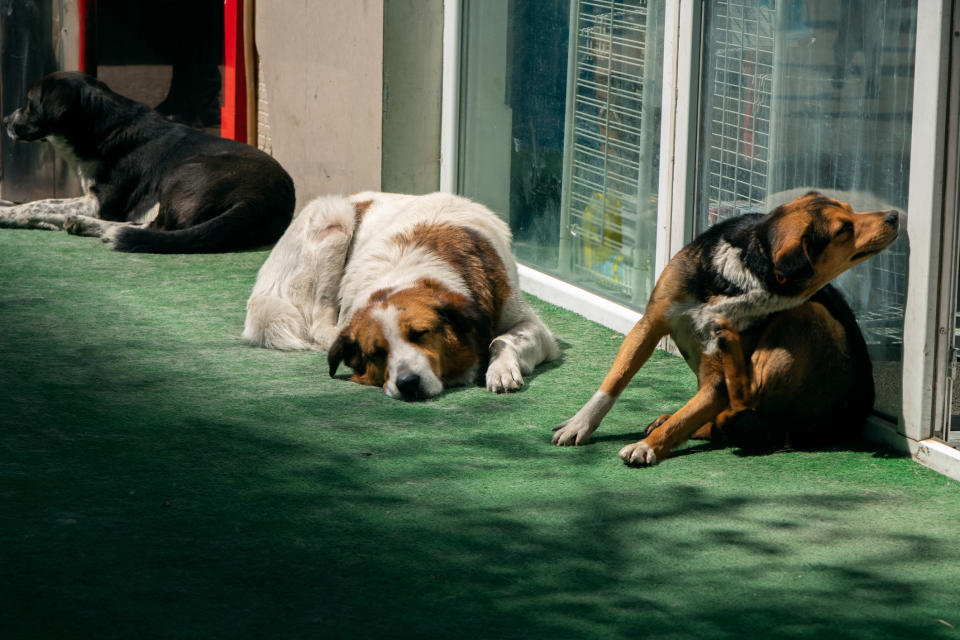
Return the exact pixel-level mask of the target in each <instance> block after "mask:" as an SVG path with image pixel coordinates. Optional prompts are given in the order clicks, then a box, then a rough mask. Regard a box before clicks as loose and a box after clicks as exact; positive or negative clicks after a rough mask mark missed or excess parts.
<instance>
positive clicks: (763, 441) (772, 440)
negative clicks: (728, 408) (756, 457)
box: [722, 409, 789, 453]
mask: <svg viewBox="0 0 960 640" xmlns="http://www.w3.org/2000/svg"><path fill="white" fill-rule="evenodd" d="M722 434H723V442H724V444H728V445H731V446H734V447H739V448H741V449H743V450H744V451H749V452H751V453H769V452H771V451H776V450H777V449H782V448H783V447H785V446H786V445H787V444H788V441H789V436H788V429H787V426H786V425H784V424H777V423H775V422H773V421H771V420H765V419H763V418H762V417H760V414H758V413H757V412H756V411H753V410H752V409H747V410H746V411H741V412H740V413H738V414H736V415H734V416H733V417H732V418H730V419H728V420H727V421H726V422H725V423H724V425H723V432H722Z"/></svg>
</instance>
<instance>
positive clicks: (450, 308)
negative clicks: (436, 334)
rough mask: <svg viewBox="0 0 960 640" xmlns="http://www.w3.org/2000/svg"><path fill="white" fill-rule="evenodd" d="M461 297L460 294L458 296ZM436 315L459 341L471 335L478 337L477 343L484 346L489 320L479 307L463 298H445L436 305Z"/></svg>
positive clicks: (488, 331) (488, 330) (488, 329)
mask: <svg viewBox="0 0 960 640" xmlns="http://www.w3.org/2000/svg"><path fill="white" fill-rule="evenodd" d="M460 297H461V298H462V296H460ZM436 311H437V315H439V316H440V318H442V319H443V321H444V322H446V323H447V324H448V325H449V326H450V327H451V328H452V329H453V332H454V333H456V334H457V337H459V338H460V340H461V341H466V340H467V339H468V338H469V337H470V336H471V335H474V336H477V337H478V340H477V342H478V344H481V345H484V347H485V346H486V342H489V340H486V341H485V340H484V339H485V338H486V336H487V335H488V334H489V333H490V327H489V325H490V322H489V318H488V317H487V314H485V313H483V311H482V310H481V309H480V307H479V306H478V305H476V304H472V303H470V302H469V301H466V300H465V299H464V300H445V301H443V302H441V303H440V304H439V305H438V306H437V307H436Z"/></svg>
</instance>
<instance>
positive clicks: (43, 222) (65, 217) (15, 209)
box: [0, 196, 100, 231]
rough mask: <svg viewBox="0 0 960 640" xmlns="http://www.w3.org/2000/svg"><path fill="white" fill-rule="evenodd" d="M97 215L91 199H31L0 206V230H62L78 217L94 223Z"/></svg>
mask: <svg viewBox="0 0 960 640" xmlns="http://www.w3.org/2000/svg"><path fill="white" fill-rule="evenodd" d="M99 212H100V205H99V203H98V201H97V199H96V198H95V197H93V196H80V197H77V198H55V199H48V200H34V201H33V202H25V203H23V204H16V205H12V206H4V207H0V228H4V229H45V230H48V231H64V230H66V229H67V228H68V226H69V225H71V224H72V223H73V222H74V221H75V220H77V219H78V218H89V219H91V220H96V219H97V215H98V214H99Z"/></svg>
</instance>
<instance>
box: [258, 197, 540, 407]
mask: <svg viewBox="0 0 960 640" xmlns="http://www.w3.org/2000/svg"><path fill="white" fill-rule="evenodd" d="M510 240H511V238H510V229H509V228H508V227H507V225H506V223H504V222H503V220H501V219H500V218H498V217H497V216H496V215H495V214H494V213H493V212H492V211H490V210H489V209H487V208H486V207H484V206H482V205H479V204H477V203H475V202H471V201H470V200H467V199H466V198H461V197H459V196H454V195H450V194H446V193H434V194H430V195H425V196H411V195H400V194H393V193H373V192H366V193H359V194H356V195H353V196H350V197H348V198H344V197H341V196H328V197H323V198H318V199H316V200H314V201H313V202H311V203H309V204H308V205H307V206H306V207H305V208H304V210H303V211H301V212H300V214H299V215H297V217H296V218H295V219H294V221H293V224H291V225H290V228H289V229H288V230H287V232H286V233H285V234H284V235H283V237H282V238H281V239H280V241H279V242H278V243H277V245H276V247H274V249H273V251H272V252H271V253H270V256H269V257H268V258H267V260H266V262H265V263H264V264H263V266H262V267H261V268H260V272H259V273H258V274H257V282H256V284H255V285H254V288H253V293H252V294H251V296H250V299H249V300H248V302H247V319H246V324H245V327H244V331H243V337H244V338H245V339H246V340H248V341H250V342H252V343H254V344H257V345H260V346H264V347H272V348H276V349H329V353H328V364H329V366H330V375H331V376H333V375H334V374H336V371H337V368H338V367H339V366H340V363H341V362H343V363H346V364H347V366H349V367H350V368H351V369H353V376H352V378H351V379H352V380H353V381H354V382H358V383H360V384H369V385H374V386H379V387H382V388H383V390H384V392H385V393H386V394H387V395H388V396H390V397H392V398H402V399H404V400H420V399H424V398H430V397H433V396H436V395H437V394H439V393H440V392H441V391H443V389H444V388H446V387H449V386H453V385H458V384H470V383H473V382H474V381H477V380H478V379H480V380H483V381H484V382H485V384H486V387H487V389H489V390H490V391H493V392H495V393H503V392H509V391H516V390H518V389H519V388H520V387H521V386H523V383H524V380H523V376H524V375H526V374H529V373H531V372H532V371H533V369H534V367H536V365H538V364H539V363H541V362H543V361H545V360H552V359H554V358H556V357H557V355H558V350H557V346H556V344H555V342H554V340H553V336H552V335H551V334H550V331H549V329H547V327H546V325H544V324H543V322H542V321H541V320H540V318H538V317H537V315H536V314H535V313H534V311H533V309H531V308H530V305H529V304H527V301H526V300H525V299H524V297H523V293H522V292H521V291H520V286H519V283H518V281H517V266H516V263H515V261H514V259H513V256H512V255H511V253H510Z"/></svg>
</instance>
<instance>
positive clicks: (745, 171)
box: [705, 0, 775, 224]
mask: <svg viewBox="0 0 960 640" xmlns="http://www.w3.org/2000/svg"><path fill="white" fill-rule="evenodd" d="M766 4H769V3H765V2H762V1H760V0H726V1H717V2H716V3H715V5H714V6H715V9H714V12H715V13H714V20H715V22H714V26H713V29H712V36H713V37H714V38H715V45H716V52H717V53H716V55H715V56H714V57H713V59H712V60H711V61H710V64H711V66H712V69H711V74H710V78H711V82H710V85H709V91H711V92H712V93H713V95H712V97H711V99H710V104H711V105H712V106H711V109H710V111H709V112H708V113H706V114H705V116H706V118H707V123H706V131H705V134H706V142H707V144H708V148H709V160H708V162H707V166H706V171H707V174H708V182H707V198H708V216H709V222H710V224H714V223H716V222H719V221H720V220H724V219H726V218H729V217H732V216H736V215H740V214H743V213H751V212H755V211H760V210H762V207H763V204H764V200H765V199H766V197H767V177H768V175H769V152H770V124H771V123H770V103H771V92H772V78H773V56H774V26H775V22H774V10H773V9H771V8H769V7H767V6H764V5H766Z"/></svg>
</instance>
